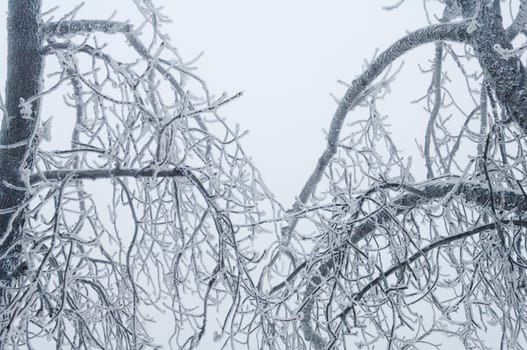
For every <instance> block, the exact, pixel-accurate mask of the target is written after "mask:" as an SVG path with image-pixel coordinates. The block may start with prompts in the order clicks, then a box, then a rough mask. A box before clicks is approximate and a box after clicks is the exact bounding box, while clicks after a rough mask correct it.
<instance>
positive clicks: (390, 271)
mask: <svg viewBox="0 0 527 350" xmlns="http://www.w3.org/2000/svg"><path fill="white" fill-rule="evenodd" d="M501 224H512V225H515V226H520V227H527V221H525V220H503V221H502V222H501V223H490V224H486V225H482V226H479V227H476V228H473V229H472V230H469V231H465V232H461V233H458V234H455V235H452V236H447V237H443V238H442V239H439V240H437V241H435V242H433V243H430V244H429V245H427V246H425V247H423V248H421V249H419V251H418V252H416V253H415V254H413V255H412V256H411V257H409V258H407V259H406V260H404V261H401V262H400V263H398V264H397V265H393V266H392V267H390V268H389V269H387V270H386V271H384V272H382V273H381V274H380V275H379V276H377V277H376V278H374V279H373V280H371V281H370V283H368V284H367V285H366V286H364V287H363V288H362V289H361V290H360V291H359V292H358V293H357V294H355V296H354V297H353V300H354V301H359V300H361V299H362V297H364V295H366V293H368V291H370V290H371V289H372V288H373V287H375V286H376V285H378V284H379V283H381V282H382V281H384V280H385V279H386V277H389V276H390V275H392V274H394V273H395V272H397V271H398V270H400V269H402V268H403V267H405V266H407V265H409V264H411V263H413V262H414V261H416V260H417V259H419V258H420V257H422V256H424V255H425V254H426V253H428V252H430V251H432V250H434V249H435V248H439V247H442V246H445V245H447V244H450V243H452V242H455V241H458V240H461V239H464V238H468V237H470V236H473V235H475V234H478V233H481V232H484V231H488V230H493V229H496V228H497V227H498V226H499V225H501ZM351 309H352V307H351V306H349V307H347V308H346V309H344V310H343V311H342V313H341V314H340V315H339V317H341V318H343V317H345V316H346V315H347V314H348V313H349V312H350V311H351Z"/></svg>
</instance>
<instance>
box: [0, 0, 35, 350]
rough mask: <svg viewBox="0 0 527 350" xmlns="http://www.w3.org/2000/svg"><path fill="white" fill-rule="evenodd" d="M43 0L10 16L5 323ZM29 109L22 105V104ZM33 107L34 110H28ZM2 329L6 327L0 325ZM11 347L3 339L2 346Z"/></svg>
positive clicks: (4, 158) (0, 190) (2, 197)
mask: <svg viewBox="0 0 527 350" xmlns="http://www.w3.org/2000/svg"><path fill="white" fill-rule="evenodd" d="M40 6H41V0H9V4H8V11H9V12H8V20H7V35H8V37H7V43H8V52H7V82H6V109H7V113H8V115H7V116H4V118H3V120H2V127H1V130H0V145H1V146H0V283H1V286H0V322H2V323H3V322H4V321H5V320H6V318H8V317H9V312H7V310H6V306H8V305H9V290H8V289H6V288H5V286H6V284H7V285H10V284H11V285H12V283H13V282H14V281H12V278H13V277H15V276H16V274H17V273H18V272H19V270H20V266H21V265H20V264H21V262H20V261H19V257H18V256H17V255H18V254H17V249H16V248H14V247H16V241H17V239H18V238H19V237H20V235H21V229H22V227H23V224H24V218H23V213H22V212H21V211H20V210H17V208H19V207H20V205H21V204H22V203H23V201H24V200H25V199H26V195H27V193H26V191H25V190H24V189H23V188H18V189H17V188H14V187H13V186H21V184H22V182H21V179H22V172H23V170H24V169H28V168H30V167H31V159H30V158H31V157H29V154H28V153H29V152H28V149H29V144H30V140H31V139H32V137H33V135H34V133H35V128H36V125H37V123H38V118H39V108H40V106H39V101H38V100H35V101H34V102H32V103H30V104H25V103H23V101H28V100H29V99H30V98H31V97H33V96H35V95H37V94H38V92H39V91H40V87H41V79H42V77H41V73H42V63H43V59H42V57H41V55H40V54H39V48H40V46H41V41H42V30H41V23H40V20H39V14H40ZM22 106H23V107H24V108H21V107H22ZM28 107H30V109H29V108H28ZM0 327H2V325H1V324H0ZM5 347H6V343H5V339H1V340H0V349H4V348H5Z"/></svg>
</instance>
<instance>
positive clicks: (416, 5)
mask: <svg viewBox="0 0 527 350" xmlns="http://www.w3.org/2000/svg"><path fill="white" fill-rule="evenodd" d="M43 2H44V8H45V9H49V8H51V7H52V6H55V5H61V7H62V10H63V11H68V10H71V9H72V8H73V7H74V6H75V5H77V4H78V2H77V1H69V0H68V1H65V0H62V1H61V0H44V1H43ZM155 3H156V4H159V5H161V6H163V7H164V13H165V14H166V15H167V16H169V17H170V18H171V19H172V20H173V23H171V24H168V25H165V31H166V32H168V33H170V36H171V38H172V41H173V43H174V44H175V45H176V46H177V47H178V48H179V50H180V53H181V55H182V56H183V57H184V58H187V59H191V58H193V57H195V56H196V55H198V54H199V53H200V52H202V51H204V52H205V55H204V56H203V57H202V58H201V59H200V61H199V62H198V64H197V66H198V68H199V71H198V74H199V75H200V76H201V77H202V78H203V79H204V80H205V81H206V82H207V83H208V85H209V88H210V90H211V91H212V92H213V93H215V94H218V95H219V94H221V93H222V92H224V91H225V92H227V93H229V94H233V93H236V92H238V91H244V92H245V94H244V97H243V98H241V99H238V100H237V101H236V102H235V103H232V104H230V105H228V106H226V107H225V108H224V109H223V110H222V113H221V114H222V115H223V116H225V117H226V118H227V120H228V121H229V122H230V123H231V124H232V125H233V124H234V123H239V124H240V126H241V128H242V129H249V130H250V133H249V134H248V135H247V136H246V138H245V140H244V142H243V144H244V145H245V149H246V151H247V152H248V153H249V154H250V155H251V156H252V158H253V160H254V162H255V163H256V165H257V166H258V167H259V168H260V169H261V171H262V173H263V176H264V179H265V180H266V182H267V184H268V186H269V187H270V189H271V190H272V191H273V192H274V193H275V194H276V195H277V197H278V199H280V200H282V201H283V202H284V204H285V205H288V204H290V203H292V202H293V199H294V196H296V195H297V194H298V192H299V191H300V188H301V186H302V185H303V183H304V181H305V180H306V179H307V177H308V175H309V173H310V172H311V170H312V168H313V167H314V165H315V162H316V160H317V158H318V156H319V155H320V153H321V152H322V150H323V146H324V133H323V131H322V130H323V129H324V128H327V127H328V125H329V121H330V119H331V116H332V114H333V111H334V110H335V106H336V105H335V102H334V101H333V100H332V98H331V97H330V95H329V94H330V93H334V94H335V95H336V96H338V97H340V96H341V95H342V94H343V91H344V90H343V87H342V86H341V85H339V84H337V82H336V81H337V80H338V79H341V80H344V81H351V80H352V79H353V78H354V77H355V76H356V75H358V74H360V73H361V72H362V70H363V63H364V59H365V58H371V57H372V56H373V54H374V53H375V50H376V49H381V50H382V49H385V48H386V47H388V46H389V44H390V43H392V42H393V41H394V40H396V39H397V38H400V37H401V36H403V35H404V34H405V31H407V30H412V29H416V28H419V27H421V26H423V25H425V24H426V18H425V16H424V12H423V8H422V4H421V2H416V1H413V0H411V1H407V3H405V4H403V6H402V7H401V8H400V9H399V10H397V11H395V12H387V11H383V10H382V6H385V5H388V4H392V3H394V1H381V0H368V1H357V0H353V1H351V0H331V1H314V0H308V1H306V0H288V1H281V0H266V1H247V0H222V1H217V0H156V1H155ZM114 10H117V18H119V19H132V20H133V19H134V18H138V17H137V14H136V11H135V7H134V6H133V4H131V1H130V0H112V1H103V0H89V1H86V2H85V6H84V8H83V10H82V11H81V12H80V14H79V18H108V17H109V16H110V15H111V14H112V13H113V11H114ZM6 12H7V1H5V0H3V1H0V13H6ZM0 17H1V18H0V27H2V28H5V20H6V18H5V16H0ZM4 33H5V32H4ZM432 55H433V46H427V47H424V48H422V49H419V50H416V51H415V52H413V53H412V55H409V56H408V57H406V58H405V61H406V64H405V68H404V70H403V73H402V75H401V76H400V79H399V82H398V83H396V84H395V85H394V88H395V89H394V90H395V92H394V93H393V94H392V96H391V97H390V98H389V99H388V100H387V101H386V102H385V104H384V105H385V106H386V107H385V108H382V111H383V112H385V113H389V114H390V115H392V116H393V122H394V124H395V125H394V131H395V132H396V134H395V137H396V142H398V143H399V144H400V145H401V147H405V148H406V147H408V148H415V142H414V139H415V138H417V137H419V136H421V133H422V132H421V130H422V127H423V126H424V125H425V124H424V123H425V122H426V116H425V115H423V113H421V107H419V106H415V105H413V106H412V105H410V104H409V101H410V100H412V99H415V98H417V97H419V96H421V95H422V94H423V93H424V91H425V89H426V87H427V84H428V81H429V77H426V78H425V79H423V77H422V76H421V75H420V74H419V73H418V68H417V63H419V62H420V63H426V60H427V59H428V58H429V57H432ZM5 76H6V70H5V37H4V38H3V39H2V40H1V41H0V82H1V83H2V84H3V81H4V80H5ZM349 118H353V113H352V114H351V115H350V116H349ZM350 120H351V119H350ZM409 125H412V126H413V127H412V128H411V129H410V130H409V129H408V126H409ZM412 130H415V133H414V132H413V133H412V134H409V133H408V131H412ZM397 132H399V133H400V135H399V136H397Z"/></svg>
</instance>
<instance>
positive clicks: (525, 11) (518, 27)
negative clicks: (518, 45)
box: [507, 0, 527, 40]
mask: <svg viewBox="0 0 527 350" xmlns="http://www.w3.org/2000/svg"><path fill="white" fill-rule="evenodd" d="M526 24H527V0H520V8H519V9H518V14H517V15H516V17H514V20H513V21H512V23H511V25H510V26H509V27H508V28H507V38H508V39H509V40H512V39H514V38H515V37H516V36H517V35H518V34H519V33H520V32H521V31H522V30H523V28H525V25H526Z"/></svg>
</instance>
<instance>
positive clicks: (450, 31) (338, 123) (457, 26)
mask: <svg viewBox="0 0 527 350" xmlns="http://www.w3.org/2000/svg"><path fill="white" fill-rule="evenodd" d="M467 38H468V33H467V24H466V23H441V24H436V25H431V26H429V27H426V28H422V29H419V30H416V31H414V32H412V33H410V34H408V35H406V36H405V37H403V38H401V39H399V40H398V41H396V42H395V43H394V44H393V45H391V46H390V47H389V48H388V49H387V50H386V51H384V52H383V53H381V54H380V55H379V57H377V58H376V59H375V60H374V61H373V62H372V64H371V65H370V66H369V67H368V69H366V71H365V72H364V73H362V74H361V75H360V76H359V77H358V78H357V79H355V80H354V81H353V82H352V83H351V86H350V88H349V89H348V90H347V91H346V93H345V95H344V97H343V98H342V100H341V101H340V103H339V105H338V107H337V110H336V111H335V114H334V115H333V118H332V120H331V124H330V126H329V130H328V136H327V145H326V149H325V150H324V152H323V153H322V155H321V156H320V158H319V159H318V162H317V165H316V167H315V169H314V170H313V172H312V174H311V175H310V177H309V178H308V180H307V182H306V183H305V185H304V187H303V188H302V190H301V192H300V195H299V196H298V198H297V199H296V201H295V203H294V205H293V207H292V209H291V210H290V211H291V212H292V213H294V212H296V211H298V210H299V209H300V208H301V207H302V205H304V204H306V203H307V200H308V199H309V198H310V196H311V195H312V194H313V193H314V191H315V189H316V187H317V185H318V183H319V182H320V180H321V179H322V175H323V174H324V171H325V170H326V167H327V166H328V164H329V162H330V160H331V159H332V158H333V156H334V155H335V153H336V152H337V144H338V140H339V135H340V131H341V129H342V125H343V124H344V119H345V117H346V115H347V114H348V112H349V111H350V110H352V109H353V108H354V107H355V106H356V105H357V104H358V103H359V102H360V101H361V99H362V97H363V92H364V91H365V90H366V88H367V87H368V86H369V85H370V84H371V83H372V82H373V81H374V80H375V79H376V78H377V77H378V76H379V75H380V74H381V73H382V72H383V71H384V70H385V69H386V68H387V67H388V66H389V65H390V64H391V63H393V62H394V61H395V60H396V59H397V58H399V57H401V56H402V55H403V54H405V53H406V52H408V51H410V50H412V49H414V48H416V47H418V46H421V45H423V44H426V43H430V42H435V41H438V40H448V41H456V42H464V41H465V40H467ZM297 222H298V218H294V219H292V220H291V223H290V225H289V227H288V228H287V230H286V232H285V234H286V240H287V239H288V237H289V236H290V233H291V232H292V231H293V230H294V228H295V226H296V224H297Z"/></svg>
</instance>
